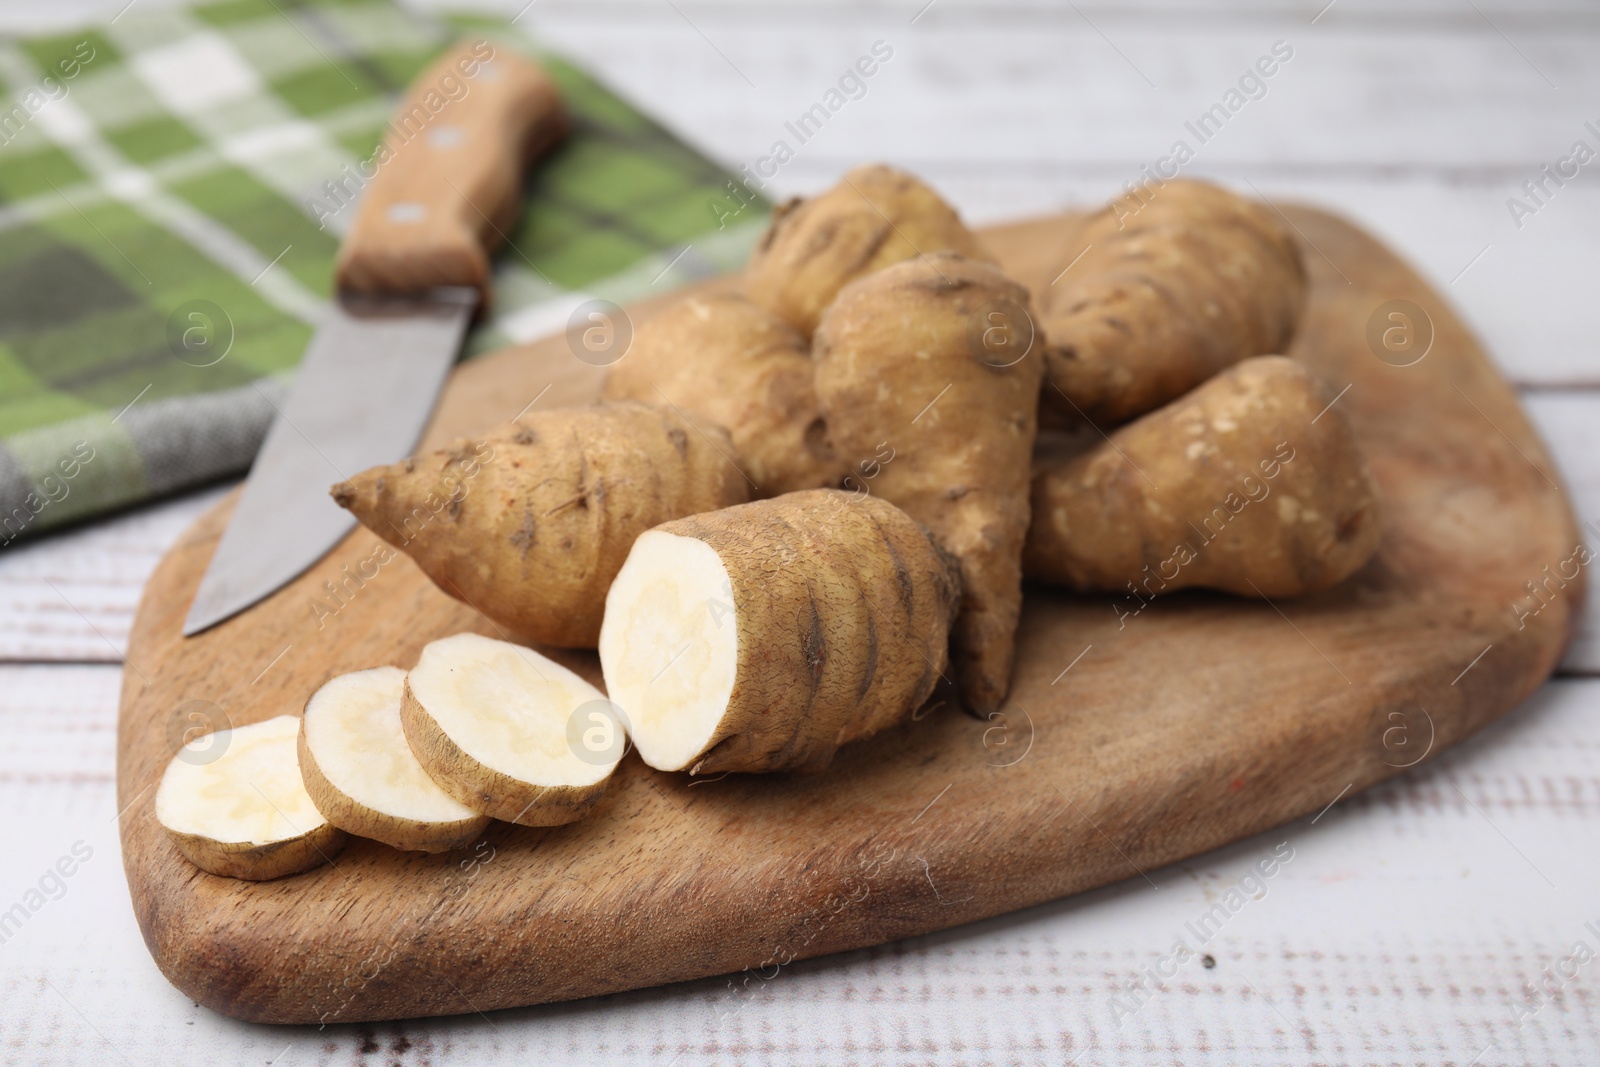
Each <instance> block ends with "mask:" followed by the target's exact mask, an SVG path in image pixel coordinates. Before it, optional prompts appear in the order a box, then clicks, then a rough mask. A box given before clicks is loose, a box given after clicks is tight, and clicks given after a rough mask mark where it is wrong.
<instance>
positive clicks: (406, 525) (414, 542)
mask: <svg viewBox="0 0 1600 1067" xmlns="http://www.w3.org/2000/svg"><path fill="white" fill-rule="evenodd" d="M734 455H735V453H734V449H733V445H732V443H731V442H730V441H729V440H728V436H727V434H726V433H725V432H724V431H722V430H721V429H720V428H717V427H709V426H704V427H696V426H694V425H692V424H690V423H688V422H687V421H685V419H684V418H683V417H682V416H680V415H678V414H676V413H675V412H673V411H671V410H670V409H657V408H648V407H644V406H643V405H640V404H632V403H622V404H597V405H594V406H591V407H586V408H573V409H563V410H553V411H544V412H534V413H532V414H530V415H526V416H524V417H522V418H521V419H520V420H518V421H517V422H515V423H513V424H511V425H509V426H507V427H505V428H504V429H501V430H499V431H497V432H495V433H493V434H491V435H489V436H488V437H486V438H484V439H482V440H478V441H472V440H468V441H463V442H460V443H459V444H458V445H457V446H456V447H454V448H450V449H445V450H443V451H439V452H434V453H433V454H431V455H428V456H421V457H418V458H416V459H408V460H405V461H404V462H401V463H395V464H390V465H388V466H383V467H373V468H372V469H371V470H367V471H363V472H362V473H361V474H358V475H356V476H355V477H354V478H352V479H350V481H348V482H341V483H339V484H338V485H335V486H334V487H333V489H332V490H331V492H332V495H333V498H334V500H335V501H337V502H338V503H339V505H340V506H341V507H345V508H348V509H349V510H350V511H351V512H352V513H353V514H354V515H355V516H356V518H358V519H360V520H361V522H362V523H363V524H364V525H365V526H367V527H368V528H369V529H371V530H372V531H373V532H374V533H376V534H377V535H378V536H379V537H381V538H383V539H384V540H385V541H388V542H389V543H390V544H392V545H394V546H395V547H397V548H399V549H401V550H402V551H404V552H405V553H406V554H407V555H409V556H410V557H411V558H412V559H413V560H415V561H416V564H417V566H419V567H421V568H422V571H423V573H425V574H426V575H427V576H428V577H429V578H432V579H433V581H434V582H435V583H437V584H438V586H439V587H440V588H441V589H443V590H444V591H445V592H446V593H449V594H450V595H451V596H453V597H456V598H457V599H458V600H462V601H465V602H466V603H467V604H469V605H471V606H472V607H474V608H476V609H477V610H478V611H481V612H482V613H483V614H484V615H487V616H488V617H489V618H491V619H493V620H495V621H496V622H498V623H500V624H502V625H504V626H506V627H509V628H510V629H513V630H515V631H517V632H518V633H521V634H524V635H526V636H528V637H531V638H532V639H533V640H535V641H538V642H541V643H543V644H547V645H556V646H558V647H561V648H593V647H594V646H595V642H596V641H597V640H598V638H599V636H600V617H601V614H602V613H603V611H604V610H605V597H606V590H607V589H609V588H610V586H611V580H612V579H613V578H615V577H616V574H617V570H618V569H619V568H620V567H621V566H622V561H623V560H624V559H626V558H627V555H628V550H629V549H630V548H631V547H632V546H633V541H634V538H636V537H638V536H639V534H641V533H643V532H644V531H645V530H648V529H650V527H652V526H657V525H659V524H661V523H663V522H666V521H667V520H669V519H676V518H679V517H681V516H684V515H693V514H695V513H696V512H700V511H710V510H713V509H716V508H720V507H726V506H728V505H730V504H739V503H743V502H744V500H745V499H746V498H747V496H748V483H746V481H745V480H744V477H743V476H742V475H741V474H740V473H739V471H738V469H737V467H736V466H735V461H734V460H731V459H730V458H729V457H733V456H734Z"/></svg>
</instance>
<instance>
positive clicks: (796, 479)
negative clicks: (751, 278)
mask: <svg viewBox="0 0 1600 1067" xmlns="http://www.w3.org/2000/svg"><path fill="white" fill-rule="evenodd" d="M812 371H813V367H812V364H811V346H810V344H809V343H808V342H807V341H806V339H805V338H804V337H802V336H800V333H799V331H797V330H796V329H795V328H794V327H793V326H790V325H789V324H788V323H787V322H784V321H783V320H782V319H780V318H779V317H778V316H776V315H774V314H773V313H772V312H770V311H768V310H767V309H765V308H763V307H761V306H760V305H758V304H755V303H753V302H752V301H750V300H748V299H746V298H745V297H742V296H739V295H737V294H733V293H719V294H713V295H709V296H690V297H685V298H684V299H683V300H680V301H679V302H678V303H676V304H674V305H672V306H671V307H669V308H668V309H666V310H665V311H663V312H662V313H661V314H659V315H657V316H656V317H655V318H653V319H651V320H650V321H648V322H646V323H645V324H644V325H642V326H640V327H639V329H638V332H637V333H636V334H635V335H634V338H633V345H632V347H630V348H629V349H628V354H627V356H626V357H624V358H623V360H622V361H621V362H620V363H617V364H615V365H614V366H612V368H611V372H610V374H609V375H608V376H607V377H606V386H605V395H606V398H607V399H609V400H637V401H639V402H640V403H643V404H656V405H661V406H665V405H669V404H670V405H676V406H678V407H681V408H686V409H689V410H692V411H694V412H696V413H697V414H702V415H705V416H706V417H707V418H708V419H709V420H710V421H711V422H713V423H716V424H717V425H719V426H722V427H725V428H726V429H727V431H728V435H729V436H730V437H731V438H732V439H733V446H734V448H735V449H737V450H738V454H739V458H740V462H741V463H742V464H743V465H744V471H745V473H746V474H747V475H749V476H750V480H751V481H753V482H755V483H756V485H757V486H759V487H760V491H761V495H763V496H777V495H779V494H781V493H789V492H794V491H796V490H800V489H820V488H823V487H825V486H829V485H837V484H838V483H839V481H840V480H841V479H842V478H843V477H844V474H845V469H844V464H843V463H841V462H840V461H839V460H838V459H837V458H835V456H834V454H833V449H832V448H831V447H830V446H829V444H828V437H827V431H826V428H825V426H824V425H823V422H822V412H821V411H820V410H819V409H818V407H817V391H816V388H815V386H814V385H813V384H812V380H811V379H812Z"/></svg>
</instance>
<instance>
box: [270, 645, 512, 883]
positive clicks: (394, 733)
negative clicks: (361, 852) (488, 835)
mask: <svg viewBox="0 0 1600 1067" xmlns="http://www.w3.org/2000/svg"><path fill="white" fill-rule="evenodd" d="M405 682H406V673H405V671H402V670H400V669H399V668H398V667H374V668H372V669H371V670H366V671H356V672H355V673H354V674H344V675H340V676H339V677H337V678H334V679H333V680H331V681H329V682H328V683H327V684H325V685H324V686H323V687H322V688H321V689H318V690H317V691H316V692H315V693H314V694H312V696H311V699H310V700H309V701H307V702H306V711H305V715H304V716H303V717H302V719H301V721H300V740H299V752H300V772H301V774H302V776H303V777H304V778H305V783H306V791H307V792H309V793H310V794H311V799H312V800H313V801H314V802H315V803H316V805H317V809H318V810H319V811H321V812H322V814H323V815H324V816H326V817H327V819H328V821H329V822H331V823H333V824H334V825H335V826H337V827H339V828H340V829H341V830H345V831H348V832H349V833H352V834H356V835H358V836H360V837H369V838H371V839H372V840H374V841H381V842H383V843H384V844H386V845H390V846H392V847H394V848H400V849H411V850H416V851H420V852H443V851H445V850H447V849H452V848H461V847H462V846H464V845H467V844H470V843H471V842H472V841H473V839H474V838H476V837H477V836H478V835H479V834H480V833H482V832H483V829H484V827H486V826H488V825H489V817H488V816H486V815H480V814H479V813H478V812H476V811H473V810H472V809H471V808H469V807H467V806H465V805H464V804H462V803H461V802H460V801H458V800H456V799H455V798H453V797H451V796H450V795H449V794H448V793H446V792H445V791H444V790H442V789H440V788H439V786H438V785H436V784H435V783H434V781H433V779H432V778H429V777H428V774H427V772H426V771H424V770H423V769H422V764H421V763H419V762H417V757H416V756H415V755H413V754H412V752H411V747H410V745H408V744H407V743H406V737H405V731H404V729H403V728H402V726H401V724H400V698H401V694H402V692H403V691H404V689H405Z"/></svg>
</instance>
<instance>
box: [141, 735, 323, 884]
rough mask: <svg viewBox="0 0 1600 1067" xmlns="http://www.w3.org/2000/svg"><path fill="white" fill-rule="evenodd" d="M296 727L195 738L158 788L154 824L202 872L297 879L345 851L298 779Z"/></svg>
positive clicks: (174, 759)
mask: <svg viewBox="0 0 1600 1067" xmlns="http://www.w3.org/2000/svg"><path fill="white" fill-rule="evenodd" d="M299 734H300V720H299V718H298V717H296V716H294V715H279V716H277V717H276V718H273V719H267V720H266V721H264V722H258V723H252V724H251V725H249V726H235V727H233V728H232V729H229V730H218V731H217V732H215V733H212V734H208V735H206V736H205V737H202V738H197V739H196V740H193V741H190V742H189V743H188V744H186V745H184V746H183V748H181V749H179V750H178V752H177V754H176V755H174V756H173V757H172V762H170V763H168V764H167V770H166V773H164V774H163V775H162V776H161V784H160V785H159V786H158V787H157V788H156V821H157V822H159V823H160V824H161V825H162V827H163V828H165V830H166V831H167V833H169V834H171V835H172V839H173V841H174V842H175V843H176V844H177V846H178V851H179V852H181V853H183V855H184V857H185V858H186V859H187V860H188V861H189V862H190V863H192V864H194V865H195V866H196V867H199V868H200V869H201V870H202V871H209V872H210V873H212V874H220V875H224V876H226V877H229V878H247V879H250V880H252V881H265V880H267V879H269V878H282V877H283V876H284V875H288V874H299V873H300V872H301V871H308V870H310V869H311V868H313V867H316V866H318V865H320V864H323V863H329V862H332V857H333V856H335V855H336V854H337V853H338V851H339V850H340V849H341V848H343V847H344V845H345V841H346V840H347V838H346V836H345V832H344V831H343V830H341V829H339V828H338V827H337V826H335V825H333V824H332V823H331V822H329V821H328V820H327V819H326V818H324V817H323V815H322V813H321V812H320V811H318V810H317V806H316V804H314V803H313V802H312V800H311V795H310V794H309V793H307V792H306V787H305V785H304V783H303V782H302V781H301V778H300V764H299V761H298V760H297V758H296V755H295V739H296V738H297V737H298V736H299Z"/></svg>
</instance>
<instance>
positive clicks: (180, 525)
mask: <svg viewBox="0 0 1600 1067" xmlns="http://www.w3.org/2000/svg"><path fill="white" fill-rule="evenodd" d="M222 493H223V490H222V489H218V488H211V489H202V490H199V491H198V492H194V493H189V494H186V495H184V496H180V497H178V498H176V499H174V500H169V501H163V502H160V503H156V504H150V505H147V506H145V507H142V508H138V509H136V510H134V511H131V512H127V513H124V514H121V515H116V516H112V517H111V518H108V519H103V520H100V521H98V522H95V523H92V524H90V525H85V526H80V527H76V528H74V529H72V530H67V531H64V532H62V533H58V534H52V535H47V536H43V537H40V538H38V539H37V540H24V541H17V542H14V543H12V544H10V545H6V546H5V547H3V548H0V662H5V661H11V662H17V661H29V660H70V661H94V662H104V663H119V662H121V661H122V658H123V653H124V650H125V649H126V648H127V644H128V627H129V625H130V624H131V623H132V621H133V610H134V607H135V605H137V604H138V602H139V593H140V591H141V590H142V589H143V588H144V583H145V580H146V579H147V578H149V576H150V572H151V571H152V570H154V569H155V565H156V563H157V562H158V561H159V560H160V559H161V556H162V555H163V554H164V553H165V552H167V551H168V549H170V548H171V547H172V545H173V544H174V543H175V542H176V541H177V540H178V538H179V537H180V536H181V535H182V533H183V531H184V530H185V529H187V528H188V527H189V525H190V523H192V522H193V521H194V520H195V518H196V517H197V516H198V515H200V514H201V513H202V512H204V511H205V510H206V509H207V508H209V507H211V506H212V505H213V504H215V503H216V501H217V500H218V499H219V498H220V497H221V495H222Z"/></svg>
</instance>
